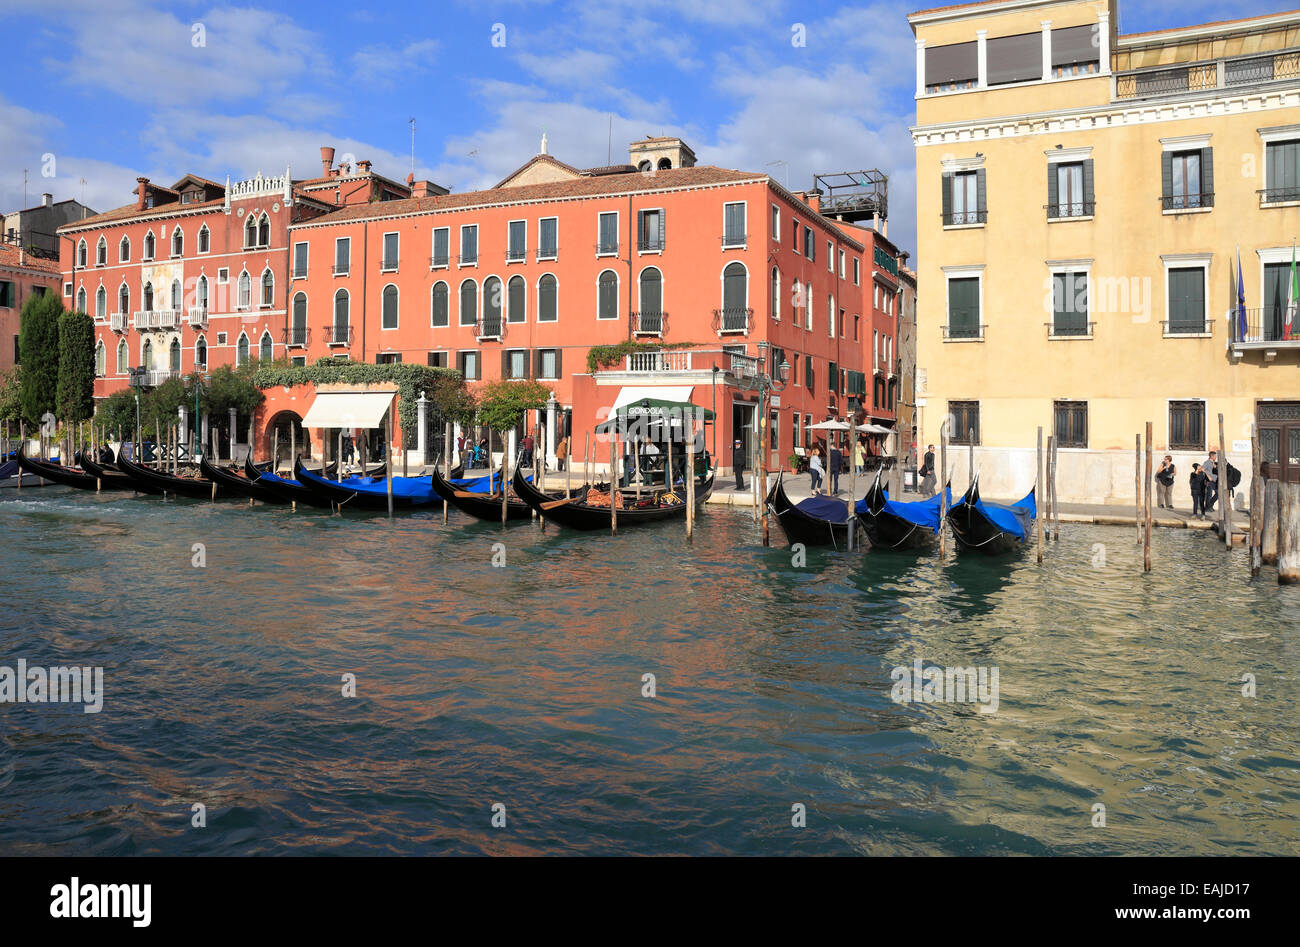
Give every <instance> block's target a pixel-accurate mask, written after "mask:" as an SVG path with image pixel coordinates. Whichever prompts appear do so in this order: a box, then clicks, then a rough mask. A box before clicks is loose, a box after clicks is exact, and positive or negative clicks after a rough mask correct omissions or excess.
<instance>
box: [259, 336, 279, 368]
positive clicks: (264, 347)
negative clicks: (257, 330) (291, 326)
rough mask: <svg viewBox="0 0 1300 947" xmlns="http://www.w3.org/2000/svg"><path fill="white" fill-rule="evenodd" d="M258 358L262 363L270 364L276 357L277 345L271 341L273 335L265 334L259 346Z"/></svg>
mask: <svg viewBox="0 0 1300 947" xmlns="http://www.w3.org/2000/svg"><path fill="white" fill-rule="evenodd" d="M257 348H258V351H257V358H258V360H259V361H262V362H269V361H271V359H272V358H273V357H274V353H275V344H274V343H273V342H272V341H271V333H269V332H263V333H262V341H261V343H260V344H259V345H258V347H257Z"/></svg>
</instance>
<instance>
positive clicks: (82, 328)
mask: <svg viewBox="0 0 1300 947" xmlns="http://www.w3.org/2000/svg"><path fill="white" fill-rule="evenodd" d="M60 308H62V304H60ZM58 324H59V374H58V382H57V385H56V387H55V412H54V413H55V415H56V416H57V417H58V418H59V420H60V421H84V420H86V418H88V417H90V416H91V414H93V413H94V410H95V322H94V320H93V319H91V318H90V316H88V315H86V314H85V313H84V312H61V313H60V314H59V323H58Z"/></svg>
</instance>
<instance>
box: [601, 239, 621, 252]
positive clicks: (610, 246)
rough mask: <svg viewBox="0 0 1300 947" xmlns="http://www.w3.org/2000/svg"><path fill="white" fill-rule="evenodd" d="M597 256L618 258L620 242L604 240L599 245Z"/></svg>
mask: <svg viewBox="0 0 1300 947" xmlns="http://www.w3.org/2000/svg"><path fill="white" fill-rule="evenodd" d="M596 256H618V241H617V240H602V241H600V242H599V243H597V244H596Z"/></svg>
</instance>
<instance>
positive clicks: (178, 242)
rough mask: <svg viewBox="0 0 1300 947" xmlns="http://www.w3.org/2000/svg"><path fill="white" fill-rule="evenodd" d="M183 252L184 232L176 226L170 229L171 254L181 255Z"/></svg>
mask: <svg viewBox="0 0 1300 947" xmlns="http://www.w3.org/2000/svg"><path fill="white" fill-rule="evenodd" d="M184 253H185V234H184V233H182V232H181V228H180V227H177V228H176V229H175V230H173V231H172V256H183V255H184Z"/></svg>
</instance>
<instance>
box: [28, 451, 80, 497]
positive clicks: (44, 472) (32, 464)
mask: <svg viewBox="0 0 1300 947" xmlns="http://www.w3.org/2000/svg"><path fill="white" fill-rule="evenodd" d="M26 449H27V447H26V445H25V444H24V445H22V446H20V447H19V448H18V458H17V460H18V468H19V469H20V470H22V471H23V472H24V473H29V474H35V475H36V476H38V477H40V478H41V479H42V480H48V481H50V483H58V484H62V485H63V486H65V487H76V488H77V489H78V490H94V489H95V487H96V481H95V478H94V477H92V476H91V475H90V474H88V473H86V472H85V471H84V470H78V469H77V468H75V467H65V466H63V465H62V464H55V463H51V462H49V461H46V460H36V459H34V458H32V457H28V456H27V454H26V453H25V451H26Z"/></svg>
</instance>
